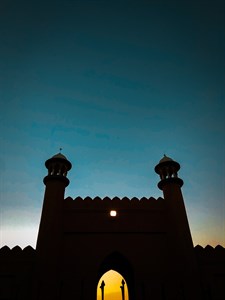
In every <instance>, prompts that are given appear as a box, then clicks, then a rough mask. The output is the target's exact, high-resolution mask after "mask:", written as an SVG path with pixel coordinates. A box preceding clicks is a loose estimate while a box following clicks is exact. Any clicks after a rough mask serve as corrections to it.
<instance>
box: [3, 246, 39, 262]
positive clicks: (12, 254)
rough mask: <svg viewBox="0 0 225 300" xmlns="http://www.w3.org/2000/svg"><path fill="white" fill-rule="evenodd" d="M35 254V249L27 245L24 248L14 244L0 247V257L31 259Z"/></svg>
mask: <svg viewBox="0 0 225 300" xmlns="http://www.w3.org/2000/svg"><path fill="white" fill-rule="evenodd" d="M34 256H35V249H34V248H32V247H31V246H27V247H25V248H24V249H22V248H20V247H19V246H15V247H13V248H12V249H10V248H9V247H8V246H3V247H2V248H0V259H8V258H9V259H13V258H15V259H32V258H33V257H34Z"/></svg>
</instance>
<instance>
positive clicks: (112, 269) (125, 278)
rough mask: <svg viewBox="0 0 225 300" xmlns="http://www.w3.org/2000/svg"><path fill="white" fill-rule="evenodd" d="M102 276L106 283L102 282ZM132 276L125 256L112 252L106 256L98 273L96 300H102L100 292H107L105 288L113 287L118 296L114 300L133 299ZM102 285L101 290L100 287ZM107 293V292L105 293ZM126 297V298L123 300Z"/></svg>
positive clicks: (108, 299)
mask: <svg viewBox="0 0 225 300" xmlns="http://www.w3.org/2000/svg"><path fill="white" fill-rule="evenodd" d="M104 276H106V278H107V282H105V281H104ZM133 278H134V276H133V269H132V267H131V264H130V263H129V261H128V260H127V258H126V257H125V256H123V255H122V254H120V253H119V252H116V251H115V252H113V253H111V254H110V255H108V256H107V257H106V258H105V259H104V260H103V262H102V264H101V265H100V268H99V273H98V282H97V290H98V291H97V300H103V299H102V295H104V294H103V293H102V290H103V289H104V292H107V286H106V284H108V286H109V285H110V286H111V285H112V287H113V286H114V285H113V282H115V286H114V287H113V289H114V291H115V292H116V293H117V294H118V297H119V298H118V297H117V298H114V299H115V300H122V299H124V300H128V299H129V300H133V299H134V279H133ZM101 285H102V288H101V287H100V286H101ZM107 293H108V292H107ZM108 297H109V296H107V298H106V297H105V298H104V300H110V298H108ZM125 297H126V298H125Z"/></svg>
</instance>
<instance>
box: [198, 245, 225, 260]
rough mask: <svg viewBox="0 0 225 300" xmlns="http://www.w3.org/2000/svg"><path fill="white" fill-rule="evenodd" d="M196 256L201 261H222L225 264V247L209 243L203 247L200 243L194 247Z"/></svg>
mask: <svg viewBox="0 0 225 300" xmlns="http://www.w3.org/2000/svg"><path fill="white" fill-rule="evenodd" d="M194 251H195V253H196V257H197V259H198V261H199V262H200V263H203V264H205V263H221V264H222V265H225V248H224V247H222V246H220V245H217V246H216V247H215V248H213V247H212V246H210V245H207V246H206V247H205V248H203V247H202V246H200V245H197V246H195V247H194Z"/></svg>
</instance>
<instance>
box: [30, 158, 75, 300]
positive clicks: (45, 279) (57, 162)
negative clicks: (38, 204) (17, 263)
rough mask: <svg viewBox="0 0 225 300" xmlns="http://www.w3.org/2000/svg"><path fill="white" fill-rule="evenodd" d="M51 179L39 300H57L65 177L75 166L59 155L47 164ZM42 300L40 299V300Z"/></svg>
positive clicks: (41, 237) (40, 243)
mask: <svg viewBox="0 0 225 300" xmlns="http://www.w3.org/2000/svg"><path fill="white" fill-rule="evenodd" d="M45 166H46V168H47V169H48V175H47V176H46V177H45V178H44V184H45V185H46V188H45V195H44V201H43V207H42V215H41V222H40V227H39V233H38V240H37V247H36V250H37V267H36V271H37V280H38V282H39V283H38V286H39V288H38V289H39V291H38V292H35V293H38V294H40V299H46V300H47V299H48V300H50V299H58V297H59V296H58V295H59V291H57V289H55V288H54V286H55V284H56V281H57V280H59V276H58V274H60V256H61V253H62V234H63V201H64V194H65V188H66V186H68V184H69V179H68V178H67V177H66V176H67V172H68V171H69V170H70V169H71V167H72V165H71V163H70V162H69V161H68V160H67V158H66V157H65V156H64V155H62V154H61V153H58V154H56V155H54V156H53V157H52V158H50V159H48V160H47V161H46V162H45ZM35 299H36V298H35ZM38 299H39V298H38Z"/></svg>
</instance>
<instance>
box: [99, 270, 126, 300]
mask: <svg viewBox="0 0 225 300" xmlns="http://www.w3.org/2000/svg"><path fill="white" fill-rule="evenodd" d="M103 299H104V300H128V299H129V294H128V288H127V283H126V281H125V279H124V278H123V276H122V275H121V274H120V273H118V272H116V271H114V270H109V271H108V272H106V273H105V274H103V275H102V277H101V278H100V280H99V282H98V286H97V300H103Z"/></svg>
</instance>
